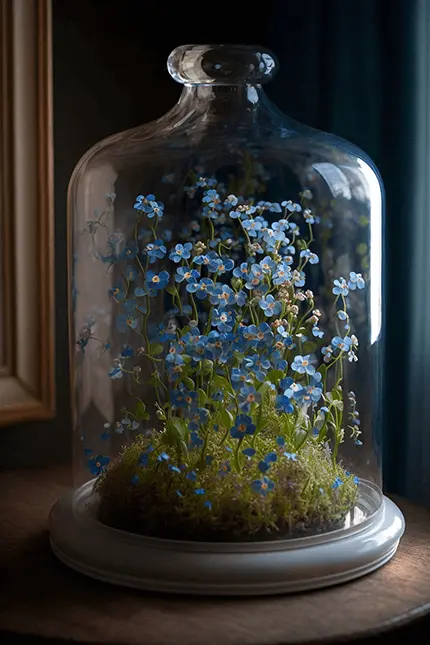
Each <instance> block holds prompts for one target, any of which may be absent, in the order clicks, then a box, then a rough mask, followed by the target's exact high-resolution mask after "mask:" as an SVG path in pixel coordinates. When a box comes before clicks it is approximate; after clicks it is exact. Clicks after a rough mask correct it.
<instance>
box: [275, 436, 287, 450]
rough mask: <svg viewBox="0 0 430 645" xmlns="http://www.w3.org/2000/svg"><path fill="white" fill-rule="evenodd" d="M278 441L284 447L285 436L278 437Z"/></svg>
mask: <svg viewBox="0 0 430 645" xmlns="http://www.w3.org/2000/svg"><path fill="white" fill-rule="evenodd" d="M276 443H277V444H278V446H279V447H280V448H283V447H284V446H285V439H284V437H276Z"/></svg>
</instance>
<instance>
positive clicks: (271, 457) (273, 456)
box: [264, 451, 278, 463]
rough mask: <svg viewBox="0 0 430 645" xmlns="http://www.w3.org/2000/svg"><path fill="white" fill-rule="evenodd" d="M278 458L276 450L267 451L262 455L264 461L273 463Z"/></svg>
mask: <svg viewBox="0 0 430 645" xmlns="http://www.w3.org/2000/svg"><path fill="white" fill-rule="evenodd" d="M277 460H278V455H277V454H276V452H273V451H272V452H268V453H267V455H266V456H265V457H264V461H265V462H266V463H274V462H275V461H277Z"/></svg>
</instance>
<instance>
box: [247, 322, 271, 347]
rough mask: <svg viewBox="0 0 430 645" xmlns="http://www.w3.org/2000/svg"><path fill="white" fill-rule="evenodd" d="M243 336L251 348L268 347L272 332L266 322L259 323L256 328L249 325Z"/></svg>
mask: <svg viewBox="0 0 430 645" xmlns="http://www.w3.org/2000/svg"><path fill="white" fill-rule="evenodd" d="M243 335H244V337H245V338H246V339H247V341H248V343H249V345H250V346H251V347H261V346H264V345H270V344H271V341H272V339H273V332H272V330H271V328H270V325H268V324H267V323H266V322H263V323H260V325H259V326H258V327H257V326H256V325H249V327H246V328H245V330H244V332H243Z"/></svg>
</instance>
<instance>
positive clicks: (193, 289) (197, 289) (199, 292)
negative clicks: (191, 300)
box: [185, 278, 214, 300]
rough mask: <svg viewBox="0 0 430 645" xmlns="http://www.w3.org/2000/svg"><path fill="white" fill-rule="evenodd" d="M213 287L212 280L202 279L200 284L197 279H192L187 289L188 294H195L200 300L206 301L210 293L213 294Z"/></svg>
mask: <svg viewBox="0 0 430 645" xmlns="http://www.w3.org/2000/svg"><path fill="white" fill-rule="evenodd" d="M213 286H214V283H213V280H211V279H210V278H202V279H201V280H200V282H199V281H198V280H197V279H196V278H191V279H190V280H189V281H188V284H187V286H186V287H185V288H186V290H187V291H188V293H195V294H196V298H198V299H199V300H204V299H205V298H206V297H207V295H208V293H210V292H211V290H212V288H213Z"/></svg>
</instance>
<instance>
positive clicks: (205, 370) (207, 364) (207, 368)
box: [199, 358, 214, 374]
mask: <svg viewBox="0 0 430 645" xmlns="http://www.w3.org/2000/svg"><path fill="white" fill-rule="evenodd" d="M213 366H214V364H213V362H212V361H210V360H209V359H208V358H205V360H203V361H201V363H200V368H199V372H200V373H201V374H210V373H211V372H212V370H213Z"/></svg>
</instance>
